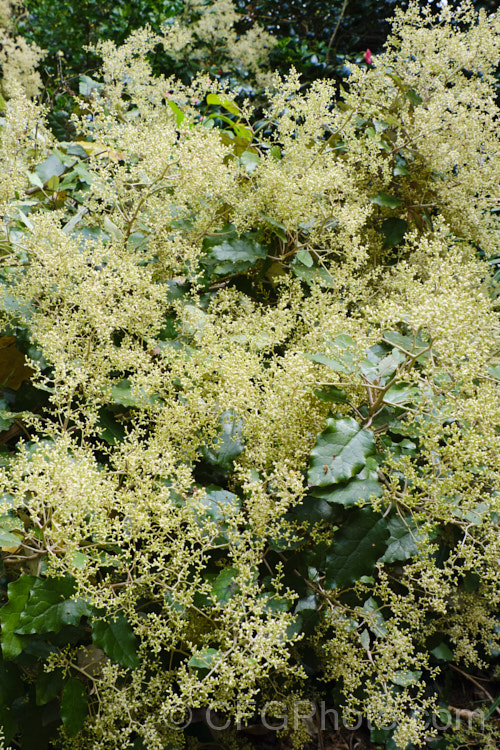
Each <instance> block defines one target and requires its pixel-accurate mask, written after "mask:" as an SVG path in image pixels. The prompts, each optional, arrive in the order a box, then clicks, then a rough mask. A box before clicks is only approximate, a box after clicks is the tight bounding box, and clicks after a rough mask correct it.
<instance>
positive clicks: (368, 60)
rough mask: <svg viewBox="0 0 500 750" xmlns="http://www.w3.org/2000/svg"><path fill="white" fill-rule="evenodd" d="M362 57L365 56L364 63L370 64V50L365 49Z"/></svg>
mask: <svg viewBox="0 0 500 750" xmlns="http://www.w3.org/2000/svg"><path fill="white" fill-rule="evenodd" d="M363 57H364V58H365V63H366V64H367V65H371V64H372V53H371V52H370V50H369V49H367V50H366V52H365V54H364V55H363Z"/></svg>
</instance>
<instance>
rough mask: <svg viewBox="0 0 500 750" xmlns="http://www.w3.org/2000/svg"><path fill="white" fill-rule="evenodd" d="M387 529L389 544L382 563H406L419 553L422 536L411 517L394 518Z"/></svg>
mask: <svg viewBox="0 0 500 750" xmlns="http://www.w3.org/2000/svg"><path fill="white" fill-rule="evenodd" d="M387 527H388V529H389V533H390V537H389V543H388V545H387V549H386V551H385V552H384V554H383V556H382V557H381V558H380V562H385V563H393V562H396V561H399V562H404V561H405V560H409V559H410V558H412V557H414V556H415V555H416V554H417V553H418V547H417V542H418V541H419V540H420V539H421V535H420V533H419V531H418V529H417V527H416V526H415V522H414V521H413V519H412V518H411V516H406V517H405V518H401V517H400V516H393V517H392V518H390V519H389V521H388V522H387Z"/></svg>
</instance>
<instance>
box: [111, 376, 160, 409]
mask: <svg viewBox="0 0 500 750" xmlns="http://www.w3.org/2000/svg"><path fill="white" fill-rule="evenodd" d="M111 400H112V402H113V404H119V405H120V406H127V407H136V408H141V407H142V408H144V407H145V406H147V405H148V404H154V402H155V400H156V398H155V396H148V395H146V394H145V393H143V392H142V391H141V389H140V388H134V386H133V384H132V383H131V382H130V380H128V379H127V378H125V379H124V380H120V382H119V383H117V384H116V385H114V386H113V387H112V388H111Z"/></svg>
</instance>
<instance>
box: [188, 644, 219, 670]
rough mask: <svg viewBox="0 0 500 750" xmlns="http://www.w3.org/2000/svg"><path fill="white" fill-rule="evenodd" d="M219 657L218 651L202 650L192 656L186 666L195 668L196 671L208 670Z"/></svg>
mask: <svg viewBox="0 0 500 750" xmlns="http://www.w3.org/2000/svg"><path fill="white" fill-rule="evenodd" d="M220 656H221V652H220V651H219V650H218V649H216V648H204V649H202V650H201V651H198V652H197V653H196V654H193V656H192V657H191V658H190V660H189V661H188V666H190V667H196V668H197V669H210V667H211V666H212V665H213V664H214V662H216V661H217V660H218V659H219V658H220Z"/></svg>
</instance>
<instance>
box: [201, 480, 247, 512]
mask: <svg viewBox="0 0 500 750" xmlns="http://www.w3.org/2000/svg"><path fill="white" fill-rule="evenodd" d="M200 502H201V503H202V505H203V507H204V513H205V515H207V516H208V517H209V518H211V519H212V520H213V521H225V520H226V519H227V517H228V516H230V515H233V514H234V511H235V510H238V509H239V508H240V505H241V500H240V498H239V497H238V496H237V495H235V494H234V493H233V492H229V490H223V489H221V488H220V487H218V486H217V485H215V484H209V485H208V487H206V488H205V494H203V495H201V496H200Z"/></svg>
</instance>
